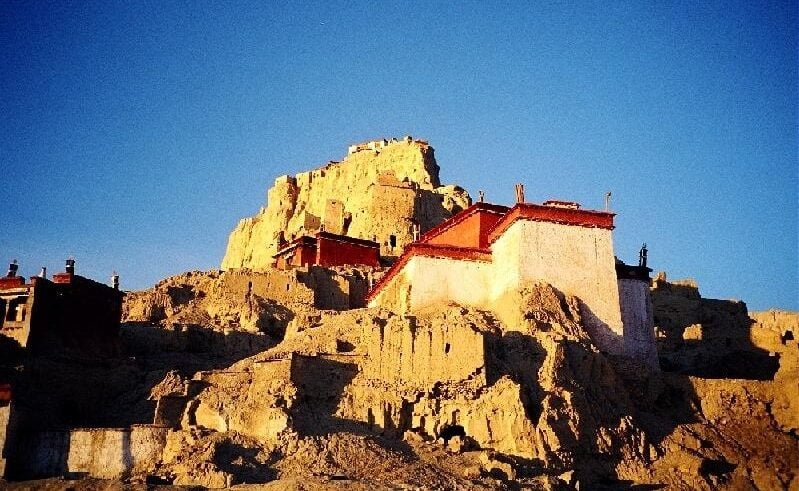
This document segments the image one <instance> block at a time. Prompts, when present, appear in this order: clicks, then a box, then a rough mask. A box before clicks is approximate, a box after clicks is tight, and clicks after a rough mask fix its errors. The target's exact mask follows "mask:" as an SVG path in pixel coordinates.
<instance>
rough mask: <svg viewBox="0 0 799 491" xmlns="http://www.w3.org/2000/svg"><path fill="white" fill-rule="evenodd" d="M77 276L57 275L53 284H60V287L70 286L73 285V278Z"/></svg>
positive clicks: (70, 274)
mask: <svg viewBox="0 0 799 491" xmlns="http://www.w3.org/2000/svg"><path fill="white" fill-rule="evenodd" d="M74 276H75V275H73V274H72V273H56V274H54V275H53V283H58V284H59V285H68V284H70V283H72V278H73V277H74Z"/></svg>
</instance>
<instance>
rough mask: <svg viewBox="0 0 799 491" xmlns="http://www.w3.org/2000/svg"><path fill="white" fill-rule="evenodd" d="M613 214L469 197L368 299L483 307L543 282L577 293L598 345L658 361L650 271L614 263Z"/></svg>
mask: <svg viewBox="0 0 799 491" xmlns="http://www.w3.org/2000/svg"><path fill="white" fill-rule="evenodd" d="M614 216H615V215H614V214H613V213H609V212H604V211H594V210H583V209H580V207H579V205H577V204H576V203H566V202H559V201H548V202H545V203H544V204H542V205H538V204H532V203H517V204H516V205H515V206H514V207H512V208H508V207H504V206H499V205H492V204H488V203H482V202H480V203H476V204H474V205H472V206H471V207H469V208H467V209H466V210H464V211H462V212H461V213H459V214H458V215H456V216H454V217H452V218H451V219H449V220H447V221H446V222H444V223H442V224H441V225H439V226H438V227H436V228H434V229H432V230H430V231H429V232H427V233H426V234H425V235H424V236H423V237H421V238H420V239H419V240H418V241H416V242H414V243H412V244H410V245H409V246H408V247H406V249H405V251H404V252H403V254H402V256H400V258H399V260H398V261H397V262H396V263H395V264H394V265H393V266H392V267H391V269H389V271H388V272H387V273H386V274H385V276H383V277H382V278H381V279H380V281H379V282H378V283H377V284H376V285H375V287H374V289H373V290H372V291H371V292H370V294H369V297H368V301H369V306H382V307H386V308H389V309H391V310H394V311H398V312H412V311H415V310H418V309H421V308H424V307H425V306H428V305H431V304H436V303H440V302H447V301H452V302H456V303H459V304H463V305H470V306H474V307H478V308H485V309H491V307H492V305H493V304H494V303H495V302H496V301H497V300H498V299H500V298H502V297H503V296H505V295H506V294H507V293H508V292H510V291H515V290H519V289H520V288H523V287H524V285H525V284H527V283H530V282H536V281H541V282H546V283H549V284H550V285H552V286H553V287H554V288H556V289H558V290H560V291H561V292H563V293H566V294H569V295H572V296H575V297H577V298H579V299H580V301H581V314H582V317H583V319H584V321H585V325H586V329H587V330H588V332H589V334H590V335H591V337H592V339H593V341H594V342H595V344H596V345H597V346H598V347H599V348H600V349H601V350H602V351H606V352H608V353H612V354H617V355H627V356H632V357H635V358H638V359H641V360H643V361H645V362H646V363H648V364H650V365H652V366H657V350H656V347H655V337H654V328H653V324H652V314H651V313H652V308H651V301H650V299H649V284H648V271H649V270H648V268H646V267H645V266H643V267H631V266H625V265H623V264H620V265H619V266H617V264H616V259H615V256H614V252H613V238H612V230H613V228H614V226H613V217H614ZM617 270H618V273H617ZM620 276H623V277H620Z"/></svg>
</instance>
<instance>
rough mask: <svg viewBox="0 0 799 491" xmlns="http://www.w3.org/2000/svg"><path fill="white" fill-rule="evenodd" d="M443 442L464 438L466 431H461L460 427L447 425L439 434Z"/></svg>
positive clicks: (461, 427)
mask: <svg viewBox="0 0 799 491" xmlns="http://www.w3.org/2000/svg"><path fill="white" fill-rule="evenodd" d="M439 436H440V437H441V438H443V439H444V441H446V442H448V441H449V439H450V438H452V437H455V436H459V437H461V438H464V437H466V430H464V429H463V426H461V425H448V426H445V427H443V428H442V429H441V433H440V434H439Z"/></svg>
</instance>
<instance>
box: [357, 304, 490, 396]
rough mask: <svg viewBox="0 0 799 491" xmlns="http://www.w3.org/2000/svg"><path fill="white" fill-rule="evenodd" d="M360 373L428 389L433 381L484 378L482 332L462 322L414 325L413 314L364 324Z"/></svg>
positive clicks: (386, 380) (369, 376) (443, 381)
mask: <svg viewBox="0 0 799 491" xmlns="http://www.w3.org/2000/svg"><path fill="white" fill-rule="evenodd" d="M364 340H365V343H366V345H367V350H368V353H369V355H368V357H367V359H366V360H365V361H364V366H363V373H364V376H366V377H368V378H371V379H376V380H382V381H384V382H389V383H401V384H407V385H410V386H414V387H424V388H429V387H431V386H432V385H433V384H434V383H436V382H442V383H448V382H459V381H462V380H466V379H469V378H478V379H480V380H482V381H483V382H484V381H485V370H484V369H483V370H482V371H481V368H484V367H485V350H484V348H485V347H484V339H483V335H482V334H481V333H480V332H478V331H477V330H476V329H473V328H470V327H469V326H465V325H444V326H437V327H435V328H434V327H432V326H430V325H416V320H415V318H414V317H404V318H401V319H394V320H393V321H392V322H389V323H387V324H386V325H379V324H367V325H365V326H364Z"/></svg>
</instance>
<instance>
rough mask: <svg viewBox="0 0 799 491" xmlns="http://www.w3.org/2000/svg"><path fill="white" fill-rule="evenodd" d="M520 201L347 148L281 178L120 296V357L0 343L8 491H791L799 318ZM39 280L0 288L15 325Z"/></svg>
mask: <svg viewBox="0 0 799 491" xmlns="http://www.w3.org/2000/svg"><path fill="white" fill-rule="evenodd" d="M516 191H517V202H516V203H515V204H513V205H512V206H504V205H498V204H489V203H485V202H483V200H482V199H481V200H480V201H479V202H478V203H475V204H471V200H470V198H469V196H468V194H467V193H466V192H465V191H463V190H462V189H460V188H458V187H456V186H450V187H441V186H440V185H439V183H438V166H437V164H436V163H435V160H434V158H433V150H432V148H431V147H430V146H429V145H428V144H427V142H424V141H421V140H414V139H412V138H406V139H403V140H393V139H392V140H375V141H372V142H367V143H364V144H358V145H353V146H350V147H349V149H348V155H347V158H346V159H345V160H344V161H342V162H340V163H331V164H330V165H328V166H326V167H324V168H322V169H317V170H314V171H310V172H307V173H302V174H299V175H298V176H296V177H293V178H291V177H283V178H279V179H278V180H277V182H276V185H275V187H273V188H272V189H271V190H270V192H269V203H268V206H267V207H266V208H264V209H262V210H261V212H260V213H259V214H258V215H257V216H256V217H253V218H248V219H245V220H243V221H242V222H241V223H240V224H239V225H238V227H237V228H236V230H235V231H234V232H233V234H232V235H231V237H230V243H229V246H228V251H227V253H226V255H225V258H224V260H223V269H222V270H218V271H193V272H187V273H183V274H180V275H176V276H173V277H170V278H166V279H164V280H162V281H160V282H158V283H157V284H156V285H154V286H153V287H152V288H150V289H147V290H144V291H140V292H126V293H125V297H124V305H123V306H122V309H121V311H120V310H117V311H115V315H116V316H117V317H116V318H115V319H106V320H105V321H104V323H103V325H104V326H105V325H107V327H108V331H107V332H114V333H118V337H115V339H114V341H115V342H116V343H117V344H115V346H116V347H117V348H118V352H115V351H102V352H96V353H94V354H92V352H91V350H84V351H81V352H75V351H72V350H63V351H61V350H59V349H57V348H58V347H59V345H58V342H56V343H55V345H53V344H51V346H52V347H54V348H56V349H50V350H47V351H43V352H35V351H34V350H28V349H27V347H22V346H21V345H20V343H18V342H17V341H15V340H13V339H12V338H13V337H14V336H13V333H12V335H5V336H0V476H2V473H3V472H4V477H5V478H6V479H9V481H8V482H0V486H5V485H7V486H10V487H12V488H13V487H14V486H23V487H24V486H30V485H31V484H30V483H28V482H22V483H15V482H14V480H26V479H37V478H52V477H54V476H57V477H66V478H69V479H71V480H67V481H58V480H52V479H49V480H47V481H46V482H45V483H37V484H40V485H46V486H49V487H51V488H54V489H65V488H70V489H71V488H78V489H80V488H86V489H93V487H94V486H96V485H97V484H96V483H95V482H94V481H92V480H91V479H108V480H112V481H123V482H125V483H127V484H131V485H148V486H157V485H162V484H172V485H185V486H202V487H206V488H226V487H231V486H235V485H239V484H266V485H268V486H275V487H277V488H280V489H285V488H287V489H397V488H408V487H410V488H422V489H479V490H484V489H518V488H520V487H526V488H530V489H545V490H547V489H574V488H580V489H586V488H589V489H593V488H600V489H601V488H607V487H609V488H618V487H630V486H634V485H647V486H652V487H661V486H662V487H665V488H667V489H703V490H711V489H730V490H733V489H735V490H737V489H795V488H796V487H797V486H799V473H797V471H796V469H799V446H798V445H797V443H799V440H798V439H797V434H798V432H799V418H797V414H799V409H798V408H797V402H796V401H797V400H799V344H797V340H796V338H795V335H796V333H797V331H799V314H796V313H786V312H767V313H753V314H750V313H749V312H748V310H747V307H746V304H744V303H743V302H739V301H727V300H716V299H705V298H702V296H701V295H700V294H699V289H698V287H697V285H696V283H695V282H693V281H689V280H683V281H668V280H667V278H666V275H665V273H659V274H658V275H657V276H656V277H655V279H654V280H652V279H650V273H651V271H652V270H651V269H650V268H649V266H648V265H647V251H646V248H645V247H644V248H642V250H641V251H640V252H639V258H638V259H639V261H638V264H637V265H628V264H625V263H624V262H623V261H621V260H619V259H617V258H616V257H615V252H614V250H613V246H612V237H611V231H612V229H613V226H614V225H613V221H614V214H613V213H611V212H610V211H609V210H604V211H597V210H584V209H582V208H581V207H580V206H579V205H578V204H576V203H571V202H565V201H551V202H546V203H543V204H533V203H528V202H526V201H525V200H524V190H523V186H522V185H517V189H516ZM86 281H89V280H86ZM39 282H40V280H34V281H33V283H34V284H33V285H27V284H26V283H25V282H24V280H23V281H22V284H20V279H13V278H12V279H7V280H5V283H3V282H2V281H0V298H3V299H6V298H8V299H11V300H9V302H10V303H9V305H11V304H12V303H13V306H14V308H8V309H6V311H7V315H6V317H7V318H9V319H11V320H10V321H9V323H8V327H9V329H16V328H17V327H18V324H19V322H22V321H23V320H24V315H23V314H21V313H20V312H21V308H20V307H21V306H22V305H23V303H22V300H20V299H21V298H22V297H21V296H20V295H23V296H24V295H27V294H28V293H26V292H29V290H27V289H26V288H38V287H37V286H36V285H37V284H38V283H39ZM71 284H72V285H73V286H74V287H75V288H77V287H79V286H80V284H79V283H78V282H77V281H73V282H72V283H71ZM99 287H102V288H100V289H98V290H97V291H93V292H94V293H91V292H90V293H91V294H89V295H88V297H87V298H89V299H93V300H102V299H104V298H106V297H108V296H109V295H110V298H118V296H119V295H120V292H119V291H118V290H116V289H114V288H112V287H105V286H103V285H99V286H98V288H99ZM115 295H116V296H115ZM30 298H31V297H26V301H28V300H29V299H30ZM25 305H29V304H25ZM82 305H87V304H85V303H84V304H82ZM117 305H118V304H117ZM34 307H36V308H38V307H37V306H36V305H34ZM29 308H31V307H29ZM46 310H47V309H46ZM97 310H98V311H104V310H103V308H98V309H97ZM30 311H31V310H28V311H27V312H30ZM73 312H74V311H73ZM120 313H121V315H122V326H121V328H119V326H118V322H119V317H118V316H119V315H120ZM9 316H10V317H9ZM4 327H5V326H4ZM52 327H53V324H52V323H49V324H48V323H46V324H45V325H44V326H42V328H44V329H51V328H52ZM114 329H117V330H116V331H114ZM14 332H16V331H14ZM31 332H33V331H31ZM91 332H93V331H90V332H89V334H91ZM104 332H105V331H104ZM0 333H3V332H2V331H0ZM3 334H4V333H3ZM63 342H64V343H65V344H66V341H63ZM93 342H94V340H93V339H90V338H88V339H87V338H85V337H84V338H80V339H79V344H84V345H88V346H90V345H92V343H93ZM97 342H98V343H99V344H100V345H101V346H104V345H105V338H103V337H102V336H100V337H98V339H97ZM12 344H13V345H14V346H10V345H12Z"/></svg>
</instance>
